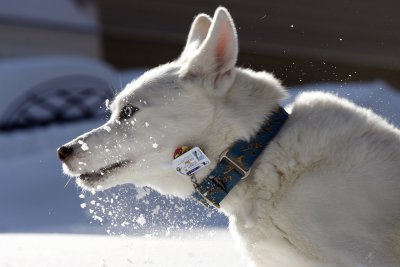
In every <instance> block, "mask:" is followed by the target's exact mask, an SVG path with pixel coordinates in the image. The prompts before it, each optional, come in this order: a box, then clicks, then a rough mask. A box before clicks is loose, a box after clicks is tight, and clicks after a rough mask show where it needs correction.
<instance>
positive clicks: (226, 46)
mask: <svg viewBox="0 0 400 267" xmlns="http://www.w3.org/2000/svg"><path fill="white" fill-rule="evenodd" d="M209 27H210V29H209V30H208V33H207V36H206V37H205V39H204V40H203V41H202V43H201V45H200V46H199V47H198V48H197V49H196V50H195V51H191V53H190V54H188V55H187V57H188V60H187V61H185V62H184V65H183V66H182V68H181V71H180V79H181V81H182V82H183V83H186V84H187V85H188V86H189V85H194V87H196V88H203V89H205V90H207V91H209V93H211V94H214V95H217V96H223V95H225V93H226V92H227V90H228V89H229V88H230V86H231V85H232V83H233V81H234V78H235V71H234V68H235V64H236V60H237V54H238V40H237V34H236V28H235V25H234V23H233V20H232V17H231V15H230V14H229V12H228V10H226V9H225V8H223V7H219V8H217V10H216V11H215V14H214V17H213V20H212V22H211V25H210V26H209Z"/></svg>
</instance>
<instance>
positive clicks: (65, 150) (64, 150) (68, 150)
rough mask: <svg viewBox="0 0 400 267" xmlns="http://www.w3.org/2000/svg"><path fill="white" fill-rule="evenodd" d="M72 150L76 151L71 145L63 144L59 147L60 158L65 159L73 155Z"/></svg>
mask: <svg viewBox="0 0 400 267" xmlns="http://www.w3.org/2000/svg"><path fill="white" fill-rule="evenodd" d="M72 152H74V149H73V148H72V147H70V146H62V147H59V148H58V149H57V155H58V158H59V159H61V160H65V159H66V158H68V156H69V155H71V154H72Z"/></svg>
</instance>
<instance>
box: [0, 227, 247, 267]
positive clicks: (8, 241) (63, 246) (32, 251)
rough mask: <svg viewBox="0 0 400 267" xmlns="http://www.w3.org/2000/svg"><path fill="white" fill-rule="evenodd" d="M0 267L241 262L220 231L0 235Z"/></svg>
mask: <svg viewBox="0 0 400 267" xmlns="http://www.w3.org/2000/svg"><path fill="white" fill-rule="evenodd" d="M0 251H1V254H0V266H9V267H14V266H15V267H23V266H29V267H45V266H59V267H64V266H65V267H70V266H74V267H80V266H82V267H83V266H85V267H92V266H98V267H106V266H116V267H124V266H130V267H131V266H135V267H138V266H160V267H166V266H175V267H180V266H182V267H183V266H184V267H187V266H193V267H196V266H199V267H200V266H209V267H217V266H218V267H219V266H222V265H224V266H230V267H239V266H246V263H245V260H244V259H243V257H242V256H241V254H240V253H239V252H238V251H237V249H236V247H235V245H234V242H233V240H232V237H231V236H230V235H229V233H227V232H226V231H216V232H214V231H213V232H211V233H209V234H198V235H195V236H193V235H191V236H187V235H183V236H181V237H179V238H157V239H155V238H138V237H118V236H114V237H111V236H104V235H94V236H93V235H76V234H69V235H66V234H3V235H0Z"/></svg>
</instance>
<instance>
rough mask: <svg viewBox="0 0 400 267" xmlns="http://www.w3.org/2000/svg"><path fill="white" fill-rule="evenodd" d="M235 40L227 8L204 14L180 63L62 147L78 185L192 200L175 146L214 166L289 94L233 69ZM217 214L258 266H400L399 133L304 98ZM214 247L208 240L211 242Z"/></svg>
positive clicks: (337, 102)
mask: <svg viewBox="0 0 400 267" xmlns="http://www.w3.org/2000/svg"><path fill="white" fill-rule="evenodd" d="M237 55H238V40H237V34H236V29H235V26H234V23H233V20H232V18H231V16H230V14H229V13H228V11H227V10H226V9H225V8H222V7H220V8H218V9H217V10H216V12H215V14H214V17H213V18H211V17H209V16H208V15H205V14H200V15H198V16H197V17H196V18H195V19H194V22H193V24H192V26H191V29H190V33H189V36H188V38H187V43H186V46H185V48H184V49H183V52H182V54H181V55H180V57H179V58H178V59H176V60H174V61H172V62H170V63H167V64H164V65H161V66H159V67H156V68H154V69H151V70H149V71H148V72H146V73H145V74H143V75H142V76H141V77H140V78H138V79H137V80H135V81H132V82H131V83H129V84H128V85H126V87H125V89H124V90H123V91H122V92H121V93H119V94H118V95H117V96H116V97H115V99H114V100H113V101H112V103H111V104H110V105H109V108H110V110H111V111H112V115H111V117H110V119H109V121H108V122H106V123H105V124H104V125H103V126H101V127H99V128H97V129H94V130H92V131H90V132H88V133H85V134H83V135H81V136H79V137H77V138H76V139H74V140H72V141H71V142H69V143H67V144H65V145H63V146H62V147H60V148H59V149H58V155H59V158H60V159H61V160H62V163H63V169H64V171H65V173H66V174H68V175H70V176H75V177H76V181H77V184H78V185H79V186H81V187H82V188H84V189H89V190H103V189H106V188H109V187H112V186H115V185H118V184H124V183H133V184H135V185H137V186H150V187H152V188H154V189H155V190H157V191H159V192H161V193H163V194H172V195H176V196H180V197H183V198H185V197H188V196H190V195H191V194H192V193H193V192H194V190H195V189H194V187H193V181H191V179H190V178H189V177H184V176H181V175H178V174H177V173H176V171H175V170H174V169H173V168H172V166H171V162H172V155H173V153H174V151H175V150H176V148H177V147H180V146H182V145H187V146H192V147H195V146H198V147H200V148H202V150H203V151H204V153H205V154H206V155H207V157H208V158H209V159H210V161H211V164H210V165H208V166H207V167H205V168H203V169H201V170H200V171H198V172H197V173H196V174H195V176H196V179H197V181H198V182H202V181H203V180H204V179H207V178H206V177H207V175H208V174H209V173H210V172H211V171H212V170H213V169H214V168H215V167H216V165H217V163H218V162H219V157H220V154H221V153H222V152H223V151H225V150H226V149H227V148H228V147H230V145H232V144H233V143H234V142H236V141H237V140H250V139H251V138H253V137H254V136H255V135H256V133H257V131H258V130H259V129H260V127H261V125H263V123H264V121H265V120H266V119H267V118H269V116H270V114H271V113H272V112H273V111H274V110H276V109H277V108H278V106H279V102H280V100H281V99H283V98H284V97H285V95H286V92H285V90H284V89H283V87H282V85H281V83H280V82H279V81H278V80H277V79H276V78H274V76H273V75H271V74H269V73H266V72H255V71H252V70H250V69H243V68H239V67H236V66H235V64H236V60H237ZM286 111H287V112H288V113H289V117H288V119H287V120H286V122H285V123H284V124H283V126H282V128H281V129H280V131H279V132H278V133H277V135H276V136H275V137H274V138H273V139H272V140H271V141H270V143H269V145H268V146H267V148H266V149H265V150H264V151H263V153H262V154H261V155H260V156H258V158H257V160H256V162H255V163H254V164H253V166H252V171H251V173H250V175H249V176H248V177H247V178H246V179H242V180H240V182H239V183H238V184H237V185H236V186H235V187H234V188H233V190H232V191H230V192H229V194H228V195H227V197H226V198H224V199H223V200H222V202H221V203H220V210H221V211H222V212H224V213H225V214H226V215H227V216H229V219H230V229H231V231H232V233H233V234H234V236H235V237H236V238H237V240H238V242H239V244H240V246H241V247H242V248H243V250H244V251H245V253H246V254H247V255H248V257H249V258H250V260H251V262H252V263H253V264H254V265H255V266H271V267H277V266H293V267H301V266H318V267H326V266H330V267H332V266H341V267H343V266H346V267H350V266H354V267H355V266H374V267H377V266H380V267H384V266H385V267H389V266H390V267H392V266H400V131H399V130H398V129H396V128H394V127H393V126H392V125H390V124H389V123H387V122H386V121H385V120H384V119H383V118H381V117H379V116H377V115H376V114H374V113H373V112H371V111H370V110H367V109H364V108H361V107H358V106H356V105H354V104H353V103H351V102H349V101H347V100H345V99H341V98H338V97H336V96H334V95H331V94H327V93H321V92H311V93H303V94H301V95H300V96H298V97H297V99H296V100H295V101H294V103H293V104H292V105H291V106H290V107H286ZM210 242H212V240H210Z"/></svg>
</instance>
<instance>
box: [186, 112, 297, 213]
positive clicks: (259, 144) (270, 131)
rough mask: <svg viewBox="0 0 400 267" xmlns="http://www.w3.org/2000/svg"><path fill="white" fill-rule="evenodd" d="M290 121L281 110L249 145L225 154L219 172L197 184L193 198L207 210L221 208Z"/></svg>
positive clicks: (240, 144)
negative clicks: (230, 193)
mask: <svg viewBox="0 0 400 267" xmlns="http://www.w3.org/2000/svg"><path fill="white" fill-rule="evenodd" d="M288 117H289V115H288V113H287V112H286V111H285V109H284V108H282V107H281V106H279V109H278V110H277V111H276V112H273V113H272V114H271V115H270V117H269V118H268V120H267V121H266V122H265V123H264V124H263V125H262V127H261V129H260V130H259V131H258V132H257V134H256V135H255V136H254V137H253V138H251V139H250V141H249V142H246V141H243V140H238V141H236V142H235V143H234V144H233V145H232V146H231V147H230V148H228V149H227V150H226V151H225V152H224V153H222V155H221V158H220V161H219V163H218V164H217V166H216V167H215V169H214V170H212V171H211V173H210V174H209V175H208V176H207V177H206V178H205V179H204V180H203V181H202V182H201V183H199V184H198V183H196V182H193V185H194V187H195V190H196V191H195V192H194V193H193V194H192V196H193V197H194V198H195V199H197V200H199V201H200V202H201V203H202V204H204V205H205V206H206V207H209V208H211V207H216V208H219V207H220V203H221V201H222V200H223V199H224V198H225V197H226V196H227V195H228V193H229V192H230V191H231V190H232V189H233V188H234V187H235V185H236V184H237V183H238V182H239V181H240V180H242V179H245V178H246V177H247V176H248V175H249V174H250V172H251V166H252V165H253V163H254V161H256V159H257V158H258V156H260V155H261V153H262V152H263V151H264V149H265V148H266V147H267V146H268V144H269V143H270V142H271V140H272V139H273V138H274V137H275V136H276V135H277V134H278V132H279V130H280V129H281V128H282V126H283V124H284V123H285V122H286V120H287V118H288Z"/></svg>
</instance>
